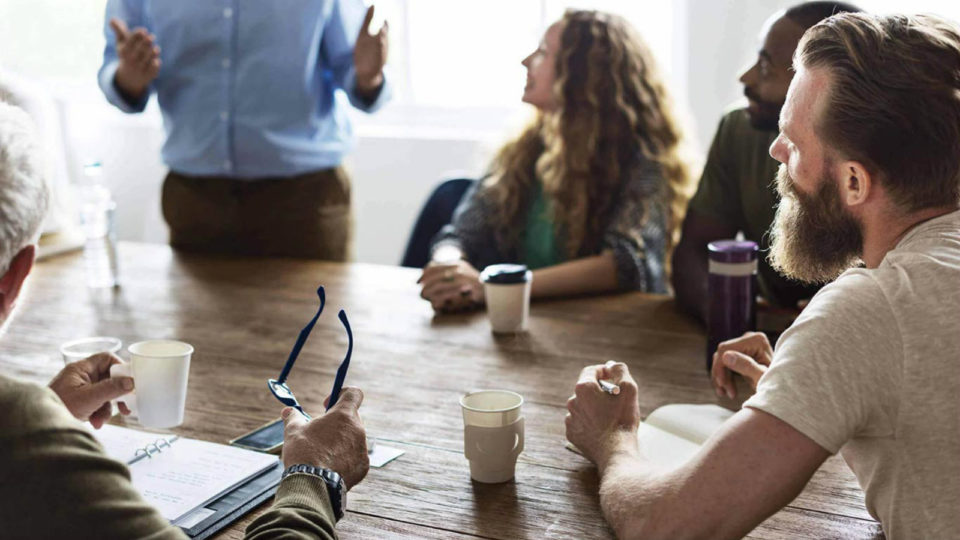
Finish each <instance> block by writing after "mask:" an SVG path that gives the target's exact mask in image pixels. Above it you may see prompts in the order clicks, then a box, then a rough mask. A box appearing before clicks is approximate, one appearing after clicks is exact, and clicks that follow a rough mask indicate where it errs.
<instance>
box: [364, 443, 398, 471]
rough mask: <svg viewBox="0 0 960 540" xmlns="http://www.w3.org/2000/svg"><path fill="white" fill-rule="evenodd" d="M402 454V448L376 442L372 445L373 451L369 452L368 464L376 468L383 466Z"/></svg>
mask: <svg viewBox="0 0 960 540" xmlns="http://www.w3.org/2000/svg"><path fill="white" fill-rule="evenodd" d="M402 455H403V450H398V449H396V448H391V447H389V446H384V445H382V444H380V443H377V445H376V446H374V447H373V452H372V453H371V454H370V466H371V467H377V468H379V467H383V466H384V465H386V464H387V463H390V462H391V461H393V460H395V459H397V458H398V457H400V456H402Z"/></svg>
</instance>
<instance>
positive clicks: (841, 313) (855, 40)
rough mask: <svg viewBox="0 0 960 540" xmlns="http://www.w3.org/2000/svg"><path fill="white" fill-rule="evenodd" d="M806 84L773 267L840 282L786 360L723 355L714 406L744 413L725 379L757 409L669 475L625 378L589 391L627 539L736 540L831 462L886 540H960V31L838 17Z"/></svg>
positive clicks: (604, 469)
mask: <svg viewBox="0 0 960 540" xmlns="http://www.w3.org/2000/svg"><path fill="white" fill-rule="evenodd" d="M794 68H795V69H796V76H795V77H794V79H793V81H792V82H791V84H790V89H789V91H788V94H787V100H786V104H785V105H784V108H783V110H782V113H781V117H780V134H779V136H778V137H777V139H776V141H774V143H773V145H772V146H771V148H770V154H771V155H772V156H773V157H774V158H775V159H777V160H778V161H780V162H781V163H782V164H783V165H782V166H781V167H780V170H779V174H778V178H777V190H778V191H779V194H780V196H781V198H782V199H781V202H780V205H779V207H778V209H777V212H776V217H775V220H774V225H773V227H772V231H771V232H772V246H771V252H770V259H771V264H772V265H773V267H775V268H777V269H778V270H779V271H780V272H783V273H784V274H785V275H787V276H790V277H792V278H795V279H799V280H803V281H807V282H825V281H830V280H833V282H832V283H830V284H829V285H827V286H825V287H824V288H823V289H821V290H820V292H819V293H817V295H816V296H814V298H813V299H812V300H811V302H810V304H809V306H808V307H807V308H806V309H805V310H804V311H803V313H802V314H801V315H800V317H799V318H798V319H797V321H796V322H795V323H794V324H793V326H791V327H790V328H789V329H788V330H787V331H786V332H785V333H784V334H783V335H782V336H781V338H780V340H779V342H778V343H777V348H776V350H775V351H774V350H771V347H770V344H769V343H768V342H767V340H766V338H765V337H764V336H763V335H762V334H748V335H746V336H744V337H742V338H740V339H736V340H732V341H729V342H726V343H724V344H722V345H721V346H720V348H719V350H718V352H717V355H716V356H715V358H714V364H713V365H714V369H713V373H712V376H713V381H714V385H715V387H716V389H717V393H718V395H719V394H721V393H726V394H727V395H730V396H733V395H734V394H735V388H734V386H733V384H732V381H731V373H732V372H737V373H741V374H743V375H744V376H746V377H747V378H748V379H749V380H750V381H751V382H752V383H753V385H754V386H755V387H756V394H755V395H754V396H753V397H751V398H750V399H749V400H747V401H746V403H744V407H743V409H742V410H741V411H739V412H738V413H737V414H736V415H735V416H734V417H733V418H732V419H731V420H729V421H728V422H727V423H726V424H725V425H724V426H723V427H722V428H721V429H720V430H719V431H718V432H717V433H716V434H714V436H713V437H712V438H711V439H710V440H708V441H707V442H706V443H705V445H704V447H703V448H702V449H701V451H700V452H699V453H698V454H697V455H696V456H695V457H694V458H692V459H691V460H690V461H689V462H688V463H686V464H685V465H683V466H681V467H679V468H677V469H675V470H672V471H667V472H664V471H660V470H657V469H654V468H653V467H652V466H651V465H650V464H649V462H648V461H647V460H646V458H644V457H643V454H642V452H641V449H640V448H639V444H638V441H637V436H636V429H637V425H638V422H639V416H640V415H639V409H638V404H637V392H638V388H637V384H636V382H635V381H634V380H633V379H632V378H631V377H630V374H629V372H628V370H627V368H626V366H625V365H623V364H615V363H609V364H608V365H605V366H590V367H588V368H586V369H585V370H584V371H583V372H582V374H581V376H580V380H579V382H578V383H577V386H576V395H575V396H574V397H573V398H571V399H570V401H569V402H568V409H569V411H570V414H569V415H568V416H567V438H568V439H569V440H570V441H571V442H573V443H574V444H575V445H577V446H578V447H579V448H580V449H581V450H582V451H583V452H584V454H585V455H586V456H588V457H589V458H590V459H591V460H592V461H594V463H596V464H597V467H598V469H599V471H600V475H601V486H600V500H601V505H602V507H603V510H604V512H605V514H606V517H607V519H608V520H609V521H610V523H611V524H612V525H613V527H614V528H615V529H616V531H617V533H618V535H619V536H620V537H622V538H640V537H642V538H739V537H742V536H744V535H745V534H747V533H748V532H749V531H750V530H751V529H753V528H754V527H755V526H756V525H757V524H759V523H760V522H762V521H763V520H764V519H766V518H767V517H768V516H770V515H771V514H773V513H774V512H776V511H777V510H779V509H780V508H782V507H783V506H785V505H786V504H788V503H789V502H790V501H791V500H793V499H794V498H795V497H796V496H797V495H798V494H799V493H800V491H801V490H802V489H803V487H804V486H805V485H806V483H807V481H808V480H809V479H810V477H811V476H812V475H813V473H814V472H815V471H816V470H817V468H819V467H820V465H821V464H822V463H823V462H824V460H825V459H826V458H827V457H829V456H830V455H831V454H835V453H837V452H841V453H842V455H843V457H844V459H845V460H846V461H847V463H848V464H849V465H850V467H851V469H852V470H853V472H854V474H856V476H857V479H858V481H859V482H860V485H861V487H862V488H863V490H864V492H865V495H866V500H865V502H866V506H867V509H868V510H869V511H870V513H871V514H872V515H873V516H874V517H875V518H877V519H878V520H879V521H880V522H881V524H882V526H883V530H884V532H885V533H886V536H887V538H889V539H892V540H896V539H898V538H948V537H955V536H956V534H957V531H958V530H960V512H957V508H960V460H958V459H957V456H958V455H960V399H958V396H960V210H958V208H960V28H958V27H957V26H956V25H954V24H953V23H950V22H947V21H945V20H943V19H940V18H937V17H931V16H902V15H890V16H871V15H865V14H860V13H847V14H842V15H837V16H834V17H831V18H829V19H827V20H825V21H823V22H821V23H820V24H818V25H816V26H814V27H812V28H811V29H810V30H808V31H807V32H806V34H804V36H803V38H802V39H801V41H800V45H799V46H798V49H797V54H796V56H795V58H794ZM834 278H835V280H834ZM598 379H605V380H610V381H612V382H615V383H617V384H619V385H620V388H621V392H620V394H619V395H618V396H611V395H608V394H606V393H605V392H603V391H602V390H601V388H600V386H599V384H598V382H597V381H598Z"/></svg>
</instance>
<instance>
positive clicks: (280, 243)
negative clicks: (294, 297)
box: [162, 167, 353, 261]
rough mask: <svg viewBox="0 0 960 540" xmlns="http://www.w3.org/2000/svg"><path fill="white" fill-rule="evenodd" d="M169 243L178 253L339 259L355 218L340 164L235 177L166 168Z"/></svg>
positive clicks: (164, 198) (164, 201) (346, 247)
mask: <svg viewBox="0 0 960 540" xmlns="http://www.w3.org/2000/svg"><path fill="white" fill-rule="evenodd" d="M162 206H163V217H164V219H165V220H166V222H167V225H168V226H169V227H170V245H171V246H173V247H174V248H176V249H179V250H183V251H192V252H202V253H218V254H232V255H254V256H273V257H299V258H309V259H325V260H332V261H345V260H347V258H348V256H349V251H350V240H351V235H352V228H353V227H352V225H353V216H352V214H351V210H350V179H349V177H348V176H347V174H346V172H344V170H343V168H341V167H337V168H333V169H324V170H321V171H316V172H311V173H307V174H303V175H300V176H295V177H291V178H264V179H257V180H238V179H234V178H225V177H209V176H204V177H194V176H186V175H183V174H179V173H176V172H173V171H171V172H170V173H169V174H168V175H167V177H166V179H165V180H164V182H163V196H162Z"/></svg>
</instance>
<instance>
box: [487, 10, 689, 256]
mask: <svg viewBox="0 0 960 540" xmlns="http://www.w3.org/2000/svg"><path fill="white" fill-rule="evenodd" d="M556 62H557V64H556V66H555V69H556V74H557V76H556V81H555V83H554V87H553V94H554V96H555V99H556V102H557V108H556V112H550V113H539V114H538V116H537V118H536V120H535V121H534V122H533V123H532V124H531V125H530V126H528V127H527V128H526V129H525V130H524V131H523V133H521V134H520V136H519V137H517V138H516V139H515V140H513V141H511V142H510V143H508V144H507V145H505V146H504V147H503V148H502V149H501V150H500V151H499V153H498V154H497V156H496V157H495V158H494V160H493V163H492V166H491V169H490V173H491V174H490V176H489V177H488V178H487V180H486V181H485V184H484V186H483V191H482V195H483V196H484V197H485V199H486V200H487V201H489V202H490V203H492V204H491V205H492V208H493V210H494V212H496V214H497V215H496V216H494V217H495V219H494V220H493V221H494V223H497V224H498V225H497V230H496V237H497V241H498V242H500V243H501V244H503V245H515V243H516V242H517V240H518V239H519V238H518V236H519V234H520V232H521V231H522V230H523V229H524V227H523V224H522V223H520V221H521V220H523V219H524V216H525V212H524V210H526V209H527V208H528V207H529V205H530V204H531V202H532V201H531V197H532V193H533V189H532V188H533V186H534V185H535V182H536V180H537V178H539V179H540V181H541V182H542V184H543V191H544V195H545V196H546V197H547V198H548V200H549V201H550V202H551V205H550V206H551V208H552V211H553V218H554V220H555V223H556V227H557V232H558V233H562V234H558V238H563V239H565V241H566V245H565V246H564V248H565V252H566V254H567V256H568V257H570V258H575V257H578V256H584V255H588V254H591V253H596V252H597V251H598V250H599V247H600V243H601V240H602V235H603V228H604V226H605V223H604V222H603V220H604V217H606V216H608V215H609V211H610V210H611V207H612V206H613V205H614V204H615V203H616V201H615V198H616V197H617V195H618V193H619V192H620V187H621V185H623V182H624V181H625V179H626V177H627V176H626V175H628V174H630V173H631V172H632V170H633V169H634V168H635V167H636V166H637V164H638V160H639V159H640V158H641V156H642V157H643V158H646V159H648V160H650V161H652V162H655V163H657V164H658V165H659V166H660V169H661V170H662V172H663V177H664V182H663V185H661V186H658V188H657V190H658V192H657V193H654V194H653V197H651V199H652V200H648V201H646V202H645V207H647V208H649V206H650V205H652V204H660V205H662V208H663V210H664V211H665V215H666V216H667V231H666V232H667V238H666V240H667V249H668V252H669V251H670V249H672V246H673V245H674V243H675V241H676V240H677V238H676V236H678V235H679V225H680V223H681V221H682V219H683V213H684V211H685V209H686V202H687V199H688V196H689V193H688V191H689V187H690V170H689V166H688V164H687V163H686V161H685V160H684V159H683V158H682V157H681V146H682V144H681V143H682V142H683V133H682V130H681V128H680V125H679V123H678V122H677V120H676V118H675V116H674V111H673V102H672V99H671V98H670V95H669V92H668V91H667V88H666V85H665V84H664V82H663V78H662V77H661V75H660V72H659V69H658V68H657V65H656V62H655V60H654V58H653V55H652V54H651V52H650V50H649V49H648V48H647V46H646V44H645V43H644V42H643V40H642V39H641V38H640V36H639V35H638V34H637V33H636V31H635V30H634V29H633V28H632V27H631V25H630V24H629V23H628V22H627V21H626V20H624V19H623V18H622V17H619V16H617V15H611V14H607V13H601V12H596V11H579V10H568V11H567V12H566V13H565V14H564V16H563V29H562V33H561V38H560V51H559V54H558V55H557V60H556ZM646 215H649V212H647V214H646ZM667 260H669V257H668V259H667Z"/></svg>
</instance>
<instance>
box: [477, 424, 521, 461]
mask: <svg viewBox="0 0 960 540" xmlns="http://www.w3.org/2000/svg"><path fill="white" fill-rule="evenodd" d="M523 435H524V423H523V417H520V418H518V419H517V420H516V421H515V422H513V423H512V424H509V425H506V426H502V427H481V426H470V425H467V426H464V427H463V453H464V456H465V457H466V458H467V459H470V460H473V459H482V458H483V457H484V456H485V455H488V454H491V453H493V454H497V453H499V452H501V451H502V452H506V453H508V454H509V455H510V457H511V458H515V457H517V456H519V455H520V452H522V451H523ZM501 455H502V454H501Z"/></svg>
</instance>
